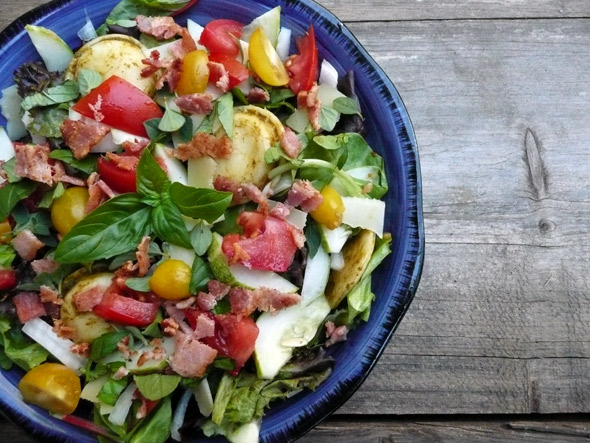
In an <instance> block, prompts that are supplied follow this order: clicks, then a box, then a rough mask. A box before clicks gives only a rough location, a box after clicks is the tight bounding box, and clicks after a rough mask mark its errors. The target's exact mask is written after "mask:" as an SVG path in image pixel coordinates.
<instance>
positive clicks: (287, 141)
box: [281, 126, 302, 158]
mask: <svg viewBox="0 0 590 443" xmlns="http://www.w3.org/2000/svg"><path fill="white" fill-rule="evenodd" d="M301 146H302V144H301V140H299V138H298V137H297V134H295V133H294V132H293V131H292V130H291V128H289V127H287V126H285V131H284V132H283V133H282V134H281V148H283V151H285V154H287V155H288V156H289V157H291V158H297V156H298V155H299V153H300V152H301Z"/></svg>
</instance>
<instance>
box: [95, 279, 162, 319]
mask: <svg viewBox="0 0 590 443" xmlns="http://www.w3.org/2000/svg"><path fill="white" fill-rule="evenodd" d="M158 306H159V305H158V303H145V302H141V301H138V300H135V299H133V298H130V297H125V296H123V295H119V294H117V293H116V292H114V291H113V288H111V289H109V290H108V291H107V292H106V294H105V295H104V297H103V299H102V301H101V302H100V304H99V305H98V306H95V307H94V309H93V311H94V313H95V314H96V315H98V316H99V317H102V318H104V319H105V320H108V321H112V322H115V323H119V324H121V325H125V326H137V327H144V326H148V325H149V324H150V323H152V322H153V321H154V319H155V318H156V314H157V313H158Z"/></svg>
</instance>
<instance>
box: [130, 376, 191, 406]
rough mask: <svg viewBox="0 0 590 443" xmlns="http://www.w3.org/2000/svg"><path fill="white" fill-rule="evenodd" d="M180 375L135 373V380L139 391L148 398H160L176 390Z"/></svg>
mask: <svg viewBox="0 0 590 443" xmlns="http://www.w3.org/2000/svg"><path fill="white" fill-rule="evenodd" d="M180 380H181V377H180V375H162V374H150V375H135V376H134V377H133V381H134V382H135V384H136V385H137V389H139V392H141V394H142V395H143V396H144V397H145V398H147V399H148V400H152V401H153V400H159V399H161V398H164V397H166V396H168V395H170V394H172V393H173V392H174V390H175V389H176V387H177V386H178V384H179V383H180Z"/></svg>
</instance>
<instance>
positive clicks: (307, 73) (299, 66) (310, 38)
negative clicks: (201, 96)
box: [285, 26, 318, 94]
mask: <svg viewBox="0 0 590 443" xmlns="http://www.w3.org/2000/svg"><path fill="white" fill-rule="evenodd" d="M297 50H298V51H299V54H297V55H293V56H291V57H289V59H288V60H287V62H286V63H285V67H286V68H287V72H288V73H289V78H290V79H289V88H291V90H292V91H293V92H294V93H295V94H299V93H300V92H301V91H309V89H310V88H311V87H312V86H313V83H314V82H315V81H317V79H318V49H317V47H316V43H315V34H314V32H313V26H310V27H309V29H308V30H307V32H306V33H305V35H304V36H303V37H300V38H298V39H297Z"/></svg>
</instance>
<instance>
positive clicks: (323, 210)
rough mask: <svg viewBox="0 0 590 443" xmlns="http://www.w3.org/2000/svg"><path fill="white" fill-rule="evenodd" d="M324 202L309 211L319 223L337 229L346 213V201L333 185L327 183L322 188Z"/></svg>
mask: <svg viewBox="0 0 590 443" xmlns="http://www.w3.org/2000/svg"><path fill="white" fill-rule="evenodd" d="M321 194H322V203H321V204H320V205H319V206H318V207H317V208H316V209H314V210H313V211H311V212H310V213H309V215H311V217H312V218H313V219H314V220H315V221H317V222H318V223H319V224H321V225H324V226H325V227H326V228H328V229H336V228H337V227H338V226H340V225H341V224H342V216H343V214H344V202H343V201H342V197H341V196H340V194H339V193H338V191H336V190H335V189H334V188H333V187H332V186H330V185H327V186H324V189H322V192H321Z"/></svg>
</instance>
